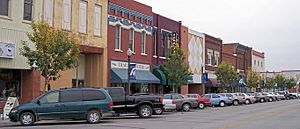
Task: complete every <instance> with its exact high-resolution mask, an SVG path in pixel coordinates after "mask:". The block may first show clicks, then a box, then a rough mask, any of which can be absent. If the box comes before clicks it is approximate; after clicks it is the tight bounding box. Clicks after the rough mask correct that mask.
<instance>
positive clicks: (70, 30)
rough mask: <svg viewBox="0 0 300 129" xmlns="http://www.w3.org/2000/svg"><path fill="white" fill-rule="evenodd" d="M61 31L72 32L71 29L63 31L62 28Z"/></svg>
mask: <svg viewBox="0 0 300 129" xmlns="http://www.w3.org/2000/svg"><path fill="white" fill-rule="evenodd" d="M61 30H62V31H65V32H72V31H71V29H63V28H62V29H61Z"/></svg>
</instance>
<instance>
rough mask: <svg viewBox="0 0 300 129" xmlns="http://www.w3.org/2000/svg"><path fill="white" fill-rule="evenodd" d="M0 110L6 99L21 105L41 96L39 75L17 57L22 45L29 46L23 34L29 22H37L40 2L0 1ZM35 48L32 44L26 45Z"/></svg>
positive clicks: (27, 30)
mask: <svg viewBox="0 0 300 129" xmlns="http://www.w3.org/2000/svg"><path fill="white" fill-rule="evenodd" d="M0 5H1V8H0V23H1V24H0V108H2V107H3V104H4V103H5V101H6V99H7V98H8V97H17V98H18V100H19V102H20V103H24V102H28V101H31V100H32V99H33V98H35V97H36V96H38V95H39V94H40V72H39V71H37V70H33V69H31V66H29V65H28V64H27V58H25V57H23V56H21V55H20V49H21V48H22V43H23V42H24V41H26V42H27V43H29V44H30V43H31V42H30V41H29V39H28V37H27V35H26V33H27V32H30V31H31V26H30V23H31V22H32V21H33V20H39V19H40V18H41V13H42V8H41V7H42V1H39V0H20V1H18V2H16V1H12V0H1V1H0ZM29 46H30V47H31V48H34V46H33V45H32V44H30V45H29Z"/></svg>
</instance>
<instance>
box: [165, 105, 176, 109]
mask: <svg viewBox="0 0 300 129" xmlns="http://www.w3.org/2000/svg"><path fill="white" fill-rule="evenodd" d="M175 109H176V104H166V105H165V106H164V110H175Z"/></svg>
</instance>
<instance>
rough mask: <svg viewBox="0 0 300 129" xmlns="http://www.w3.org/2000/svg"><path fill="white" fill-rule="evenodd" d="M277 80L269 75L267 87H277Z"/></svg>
mask: <svg viewBox="0 0 300 129" xmlns="http://www.w3.org/2000/svg"><path fill="white" fill-rule="evenodd" d="M275 84H276V81H275V79H274V78H272V77H267V78H266V82H265V88H267V89H273V88H274V87H275Z"/></svg>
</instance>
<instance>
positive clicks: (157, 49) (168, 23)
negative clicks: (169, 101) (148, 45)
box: [152, 13, 181, 93]
mask: <svg viewBox="0 0 300 129" xmlns="http://www.w3.org/2000/svg"><path fill="white" fill-rule="evenodd" d="M153 19H154V22H153V23H154V24H153V36H152V39H153V42H152V43H153V45H152V46H153V49H152V55H153V56H152V65H153V66H154V67H153V73H154V74H155V75H156V76H157V77H158V78H159V79H160V81H161V83H160V84H159V85H157V86H156V88H155V89H154V91H155V92H156V93H169V92H170V91H172V90H173V89H172V87H171V86H169V85H168V81H167V80H168V79H167V77H166V75H165V74H164V73H163V72H162V71H161V70H160V65H162V64H163V63H164V62H165V61H166V59H167V57H168V52H169V49H170V47H171V45H172V44H173V43H174V42H177V43H179V44H181V41H180V37H181V32H180V29H181V22H179V21H175V20H172V19H170V18H167V17H164V16H161V15H159V14H156V13H153ZM172 38H175V39H173V40H174V41H173V40H172ZM154 91H153V92H154Z"/></svg>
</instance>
